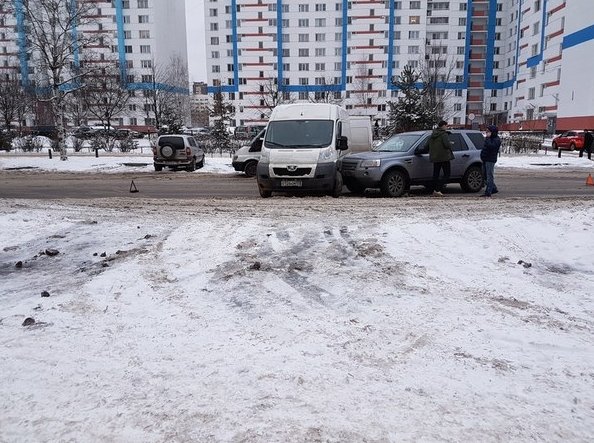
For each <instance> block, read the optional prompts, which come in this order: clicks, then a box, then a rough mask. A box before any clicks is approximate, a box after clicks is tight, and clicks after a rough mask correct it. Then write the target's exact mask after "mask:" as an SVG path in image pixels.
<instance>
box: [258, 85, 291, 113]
mask: <svg viewBox="0 0 594 443" xmlns="http://www.w3.org/2000/svg"><path fill="white" fill-rule="evenodd" d="M255 96H256V97H257V99H258V106H260V107H262V106H263V107H264V108H265V110H264V111H263V114H264V115H265V116H266V118H269V117H270V114H271V113H272V110H273V109H274V108H275V107H277V106H278V105H282V104H287V103H293V102H294V99H293V96H292V94H291V93H290V92H287V91H283V90H282V85H280V86H279V84H278V79H277V78H276V77H274V76H269V77H268V79H266V80H262V82H260V84H259V85H258V91H257V94H255ZM253 104H254V105H255V103H253Z"/></svg>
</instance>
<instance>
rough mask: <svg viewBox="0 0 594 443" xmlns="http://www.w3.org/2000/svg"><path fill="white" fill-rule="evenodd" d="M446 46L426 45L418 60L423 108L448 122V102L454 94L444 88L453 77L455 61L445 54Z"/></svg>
mask: <svg viewBox="0 0 594 443" xmlns="http://www.w3.org/2000/svg"><path fill="white" fill-rule="evenodd" d="M447 49H448V47H447V45H442V44H437V45H427V46H426V47H425V54H423V55H422V57H421V59H420V60H419V71H418V72H419V74H420V78H419V80H420V81H421V83H422V84H423V89H424V103H425V107H426V108H427V109H429V110H432V111H433V113H434V114H435V115H437V116H441V118H443V119H444V120H448V119H449V118H450V117H451V115H452V114H453V112H452V111H451V109H453V107H452V106H449V101H450V99H451V97H452V96H453V94H454V92H453V90H452V89H449V88H446V84H447V83H451V82H452V81H453V79H454V77H455V72H456V60H454V59H453V58H452V57H450V56H449V55H448V53H447Z"/></svg>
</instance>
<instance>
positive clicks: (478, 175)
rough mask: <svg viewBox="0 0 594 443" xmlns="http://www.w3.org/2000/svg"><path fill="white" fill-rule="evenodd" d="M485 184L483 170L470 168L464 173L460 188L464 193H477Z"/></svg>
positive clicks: (477, 167) (478, 167) (474, 167)
mask: <svg viewBox="0 0 594 443" xmlns="http://www.w3.org/2000/svg"><path fill="white" fill-rule="evenodd" d="M484 184H485V178H484V177H483V170H482V168H481V167H480V166H471V167H470V168H468V169H467V170H466V172H465V173H464V177H462V181H461V182H460V186H461V187H462V190H463V191H464V192H479V191H480V190H481V189H482V187H483V186H484Z"/></svg>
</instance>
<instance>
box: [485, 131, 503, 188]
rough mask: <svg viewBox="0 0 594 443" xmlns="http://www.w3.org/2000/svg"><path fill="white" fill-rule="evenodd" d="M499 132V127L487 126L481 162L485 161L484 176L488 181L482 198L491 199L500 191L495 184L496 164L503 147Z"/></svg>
mask: <svg viewBox="0 0 594 443" xmlns="http://www.w3.org/2000/svg"><path fill="white" fill-rule="evenodd" d="M498 132H499V130H498V129H497V126H493V125H490V126H487V137H486V138H485V145H484V146H483V149H482V150H481V160H482V161H483V175H484V177H485V180H486V181H487V187H486V188H485V193H484V194H483V195H482V196H481V197H491V195H492V194H497V193H498V192H499V190H498V189H497V185H496V184H495V177H494V172H495V163H497V157H498V156H499V148H500V147H501V139H500V138H499V135H498Z"/></svg>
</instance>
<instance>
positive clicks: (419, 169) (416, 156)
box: [404, 135, 433, 182]
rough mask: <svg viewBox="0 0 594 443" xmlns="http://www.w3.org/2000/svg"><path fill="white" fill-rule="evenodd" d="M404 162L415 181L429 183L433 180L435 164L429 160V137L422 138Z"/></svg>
mask: <svg viewBox="0 0 594 443" xmlns="http://www.w3.org/2000/svg"><path fill="white" fill-rule="evenodd" d="M404 162H405V163H406V164H407V169H408V170H409V173H410V177H411V178H412V180H413V181H419V182H427V181H431V180H432V179H433V163H431V160H429V135H425V136H423V137H422V138H421V140H420V141H419V142H418V143H417V144H416V146H415V147H413V148H412V150H411V155H410V157H409V158H407V159H405V160H404Z"/></svg>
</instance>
